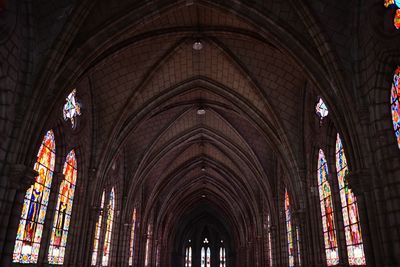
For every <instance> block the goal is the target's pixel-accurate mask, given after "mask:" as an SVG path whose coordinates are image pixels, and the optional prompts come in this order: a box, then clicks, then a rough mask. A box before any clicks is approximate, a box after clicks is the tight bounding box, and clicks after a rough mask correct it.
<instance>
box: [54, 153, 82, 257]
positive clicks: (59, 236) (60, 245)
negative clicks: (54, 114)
mask: <svg viewBox="0 0 400 267" xmlns="http://www.w3.org/2000/svg"><path fill="white" fill-rule="evenodd" d="M77 172H78V171H77V163H76V157H75V152H74V150H71V152H69V153H68V155H67V158H66V160H65V163H64V169H63V174H64V179H63V181H62V182H61V185H60V191H59V193H58V200H57V206H56V213H55V215H54V222H53V229H52V232H51V239H50V246H49V254H48V261H49V263H50V264H63V263H64V254H65V247H66V245H67V236H68V229H69V224H70V221H71V212H72V204H73V201H74V194H75V186H76V179H77Z"/></svg>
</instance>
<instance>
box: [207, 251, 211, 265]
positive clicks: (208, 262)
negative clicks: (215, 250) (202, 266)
mask: <svg viewBox="0 0 400 267" xmlns="http://www.w3.org/2000/svg"><path fill="white" fill-rule="evenodd" d="M206 255H207V256H206V267H210V266H211V251H210V248H209V247H208V248H207V252H206Z"/></svg>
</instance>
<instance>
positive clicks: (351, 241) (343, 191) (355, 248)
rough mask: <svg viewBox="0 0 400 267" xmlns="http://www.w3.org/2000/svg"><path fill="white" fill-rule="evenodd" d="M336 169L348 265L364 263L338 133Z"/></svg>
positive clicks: (360, 238)
mask: <svg viewBox="0 0 400 267" xmlns="http://www.w3.org/2000/svg"><path fill="white" fill-rule="evenodd" d="M336 170H337V178H338V184H339V192H340V201H341V204H342V213H343V221H344V230H345V236H346V245H347V256H348V258H349V264H350V265H366V262H365V254H364V247H363V241H362V235H361V225H360V218H359V216H358V206H357V199H356V197H355V196H354V194H353V192H352V191H351V189H350V188H349V187H348V183H347V180H346V176H347V174H348V173H349V170H348V168H347V159H346V156H345V154H344V149H343V144H342V140H341V138H340V135H339V134H337V137H336Z"/></svg>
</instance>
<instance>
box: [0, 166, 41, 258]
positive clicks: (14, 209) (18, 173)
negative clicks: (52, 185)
mask: <svg viewBox="0 0 400 267" xmlns="http://www.w3.org/2000/svg"><path fill="white" fill-rule="evenodd" d="M6 175H7V174H6ZM37 175H38V173H37V172H36V171H34V170H33V169H32V168H31V167H29V166H26V165H22V164H14V165H11V166H10V168H9V172H8V177H7V179H6V180H7V184H6V186H5V194H4V202H3V205H2V207H1V212H2V215H1V222H0V226H1V227H0V229H1V230H0V249H2V251H0V256H1V257H2V258H1V260H0V265H1V266H9V264H10V262H11V261H12V253H13V250H14V243H15V237H16V233H17V229H18V225H19V219H20V215H21V211H22V203H23V200H24V196H25V193H26V191H27V190H28V188H29V187H30V186H31V185H33V184H34V182H35V178H36V176H37Z"/></svg>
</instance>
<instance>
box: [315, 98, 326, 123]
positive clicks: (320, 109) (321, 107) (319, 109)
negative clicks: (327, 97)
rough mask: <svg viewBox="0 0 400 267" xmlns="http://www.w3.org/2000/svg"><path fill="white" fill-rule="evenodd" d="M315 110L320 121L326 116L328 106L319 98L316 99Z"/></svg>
mask: <svg viewBox="0 0 400 267" xmlns="http://www.w3.org/2000/svg"><path fill="white" fill-rule="evenodd" d="M315 112H316V113H317V115H318V116H319V118H320V120H321V121H322V120H323V119H324V118H325V117H326V116H328V114H329V111H328V108H327V107H326V105H325V102H324V101H323V100H322V98H320V99H319V100H318V103H317V105H316V106H315Z"/></svg>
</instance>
